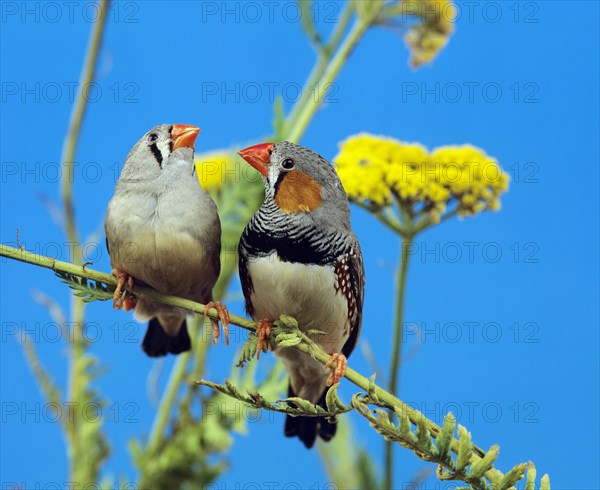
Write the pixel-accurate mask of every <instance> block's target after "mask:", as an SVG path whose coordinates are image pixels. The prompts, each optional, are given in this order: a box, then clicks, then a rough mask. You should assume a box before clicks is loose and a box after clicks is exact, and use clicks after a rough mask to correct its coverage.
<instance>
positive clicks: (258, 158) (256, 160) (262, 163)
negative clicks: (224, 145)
mask: <svg viewBox="0 0 600 490" xmlns="http://www.w3.org/2000/svg"><path fill="white" fill-rule="evenodd" d="M274 144H275V143H261V144H260V145H254V146H249V147H248V148H244V149H243V150H241V151H239V152H238V155H239V156H241V157H242V158H243V159H244V160H246V161H247V162H248V163H249V164H250V165H252V166H253V167H254V168H255V169H256V170H258V171H259V172H260V173H261V174H263V175H264V176H265V177H268V176H269V160H270V159H271V151H272V150H273V145H274Z"/></svg>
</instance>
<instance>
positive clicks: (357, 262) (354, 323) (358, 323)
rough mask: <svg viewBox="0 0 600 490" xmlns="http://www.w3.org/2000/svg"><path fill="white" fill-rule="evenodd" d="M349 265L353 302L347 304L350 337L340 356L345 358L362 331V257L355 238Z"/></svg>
mask: <svg viewBox="0 0 600 490" xmlns="http://www.w3.org/2000/svg"><path fill="white" fill-rule="evenodd" d="M349 265H350V287H351V289H352V296H353V298H354V300H353V301H351V302H350V301H349V302H348V309H349V315H348V320H349V322H350V337H348V340H346V343H345V344H344V347H343V348H342V354H344V355H345V356H346V357H349V356H350V354H351V353H352V351H353V350H354V348H355V347H356V344H358V337H359V336H360V331H361V329H362V309H363V303H364V297H365V271H364V265H363V257H362V252H361V250H360V246H359V245H358V241H357V240H356V238H355V242H354V243H353V244H352V245H351V246H350V251H349Z"/></svg>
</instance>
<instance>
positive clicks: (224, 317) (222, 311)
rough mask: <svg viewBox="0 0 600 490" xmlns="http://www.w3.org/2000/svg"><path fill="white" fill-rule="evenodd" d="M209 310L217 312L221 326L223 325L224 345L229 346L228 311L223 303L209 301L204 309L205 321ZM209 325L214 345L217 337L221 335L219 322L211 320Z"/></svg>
mask: <svg viewBox="0 0 600 490" xmlns="http://www.w3.org/2000/svg"><path fill="white" fill-rule="evenodd" d="M211 308H214V309H215V310H217V313H218V314H219V319H220V320H221V324H222V325H223V333H224V334H225V345H229V311H228V310H227V307H226V306H225V305H224V304H223V303H221V302H219V301H211V302H210V303H208V304H207V305H206V306H205V307H204V318H205V319H206V317H207V316H208V310H210V309H211ZM210 325H211V327H212V335H213V340H214V342H215V345H216V344H217V341H218V340H219V335H220V334H221V330H220V329H219V322H218V321H217V320H214V319H213V318H211V319H210Z"/></svg>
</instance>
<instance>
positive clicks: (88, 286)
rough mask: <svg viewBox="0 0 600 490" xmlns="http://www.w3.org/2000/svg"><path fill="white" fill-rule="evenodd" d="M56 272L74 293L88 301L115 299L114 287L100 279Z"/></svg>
mask: <svg viewBox="0 0 600 490" xmlns="http://www.w3.org/2000/svg"><path fill="white" fill-rule="evenodd" d="M55 274H56V276H58V277H59V278H60V282H62V283H64V284H66V285H67V286H69V287H70V288H71V289H72V290H73V294H74V295H75V296H77V297H78V298H81V299H82V300H83V301H84V302H86V303H90V302H92V301H107V300H109V299H110V300H112V299H113V289H111V288H109V287H108V286H107V285H106V284H103V283H102V282H100V281H94V280H91V279H86V278H84V277H79V276H76V275H74V274H70V273H69V272H61V271H57V272H55Z"/></svg>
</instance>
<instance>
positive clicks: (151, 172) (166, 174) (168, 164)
mask: <svg viewBox="0 0 600 490" xmlns="http://www.w3.org/2000/svg"><path fill="white" fill-rule="evenodd" d="M199 132H200V129H199V128H197V127H195V126H190V125H187V124H159V125H158V126H155V127H154V128H152V129H151V130H150V131H148V132H147V133H146V134H145V135H144V136H142V137H141V138H140V139H139V141H138V142H137V143H136V144H135V146H134V147H133V148H132V149H131V151H130V152H129V154H128V155H127V158H126V159H125V164H124V166H123V170H122V172H121V177H120V178H119V183H118V185H125V184H135V183H144V182H151V183H158V182H160V181H162V180H166V179H169V178H170V177H171V176H172V175H173V174H175V173H181V172H182V171H183V172H185V173H189V174H190V175H193V174H194V173H195V167H194V143H195V141H196V138H197V136H198V133H199Z"/></svg>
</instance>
